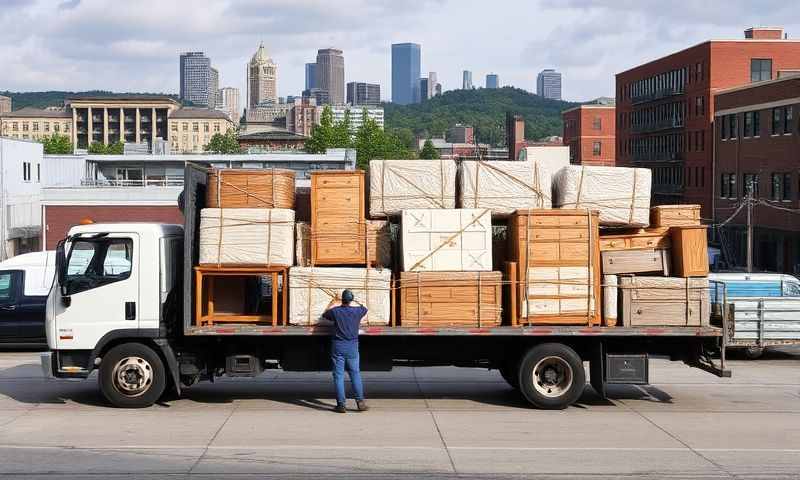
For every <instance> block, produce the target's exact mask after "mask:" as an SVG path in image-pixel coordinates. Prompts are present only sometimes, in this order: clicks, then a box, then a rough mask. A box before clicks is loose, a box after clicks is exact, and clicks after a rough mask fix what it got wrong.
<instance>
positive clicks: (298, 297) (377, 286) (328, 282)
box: [289, 170, 391, 325]
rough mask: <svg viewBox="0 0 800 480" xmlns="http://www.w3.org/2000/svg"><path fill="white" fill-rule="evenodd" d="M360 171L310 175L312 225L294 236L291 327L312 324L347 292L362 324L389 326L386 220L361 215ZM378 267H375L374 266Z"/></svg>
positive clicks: (300, 227) (321, 320) (361, 181)
mask: <svg viewBox="0 0 800 480" xmlns="http://www.w3.org/2000/svg"><path fill="white" fill-rule="evenodd" d="M365 188H366V186H365V181H364V172H363V171H362V170H321V171H316V172H312V174H311V223H310V224H299V225H298V228H297V232H296V241H297V245H296V252H297V255H296V256H297V259H296V260H297V262H296V264H297V266H295V267H293V268H292V269H291V271H290V274H289V277H290V280H289V286H290V291H291V293H290V307H291V308H290V309H291V316H290V323H291V324H295V325H315V324H319V323H321V322H324V320H323V319H322V318H321V315H322V313H323V312H324V311H325V310H326V309H327V308H328V307H330V306H332V305H334V304H336V303H338V302H340V301H341V299H340V295H341V292H342V291H343V290H344V289H350V290H352V291H353V293H354V294H355V296H356V301H358V302H360V303H362V304H364V306H366V307H367V309H368V311H369V312H368V314H367V316H366V317H365V319H364V320H363V323H365V324H368V325H386V324H388V323H390V320H391V315H390V292H391V272H390V271H389V270H386V269H383V268H382V267H385V266H388V264H387V263H385V262H387V261H388V260H389V259H390V255H388V254H387V250H389V248H390V247H389V243H388V240H389V239H388V234H387V231H388V229H387V225H386V222H380V221H377V222H376V221H372V220H368V219H367V218H366V215H365V206H364V200H365V197H366V194H365ZM373 267H378V268H373Z"/></svg>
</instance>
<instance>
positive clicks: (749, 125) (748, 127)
mask: <svg viewBox="0 0 800 480" xmlns="http://www.w3.org/2000/svg"><path fill="white" fill-rule="evenodd" d="M752 136H753V112H746V113H745V114H744V138H747V137H752Z"/></svg>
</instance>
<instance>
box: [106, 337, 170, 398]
mask: <svg viewBox="0 0 800 480" xmlns="http://www.w3.org/2000/svg"><path fill="white" fill-rule="evenodd" d="M98 381H99V382H100V390H101V391H102V392H103V396H105V397H106V399H107V400H108V401H109V402H111V404H112V405H114V406H115V407H120V408H142V407H149V406H150V405H152V404H154V403H155V402H156V401H157V400H158V399H159V398H160V397H161V395H162V394H163V393H164V389H165V388H166V383H167V382H166V371H165V369H164V363H163V362H162V361H161V358H160V357H159V356H158V354H156V352H154V351H153V350H152V349H151V348H149V347H147V346H146V345H142V344H141V343H123V344H122V345H117V346H116V347H114V348H112V349H111V350H109V351H108V352H107V353H106V354H105V355H104V356H103V361H102V363H101V364H100V375H99V376H98Z"/></svg>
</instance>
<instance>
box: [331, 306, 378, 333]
mask: <svg viewBox="0 0 800 480" xmlns="http://www.w3.org/2000/svg"><path fill="white" fill-rule="evenodd" d="M366 314H367V309H366V307H363V306H361V305H359V306H357V307H353V306H350V305H346V306H345V305H339V306H338V307H333V308H331V309H330V310H327V311H325V313H323V314H322V318H325V319H328V320H330V321H331V322H333V325H334V333H333V339H334V340H345V341H353V340H358V327H359V325H360V324H361V319H362V318H364V315H366Z"/></svg>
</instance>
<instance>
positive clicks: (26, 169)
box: [22, 162, 31, 182]
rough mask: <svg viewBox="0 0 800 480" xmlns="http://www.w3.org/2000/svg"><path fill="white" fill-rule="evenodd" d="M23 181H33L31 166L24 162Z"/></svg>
mask: <svg viewBox="0 0 800 480" xmlns="http://www.w3.org/2000/svg"><path fill="white" fill-rule="evenodd" d="M22 181H24V182H30V181H31V164H30V162H22Z"/></svg>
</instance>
